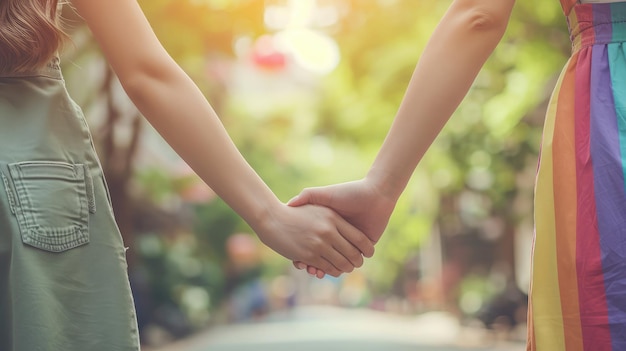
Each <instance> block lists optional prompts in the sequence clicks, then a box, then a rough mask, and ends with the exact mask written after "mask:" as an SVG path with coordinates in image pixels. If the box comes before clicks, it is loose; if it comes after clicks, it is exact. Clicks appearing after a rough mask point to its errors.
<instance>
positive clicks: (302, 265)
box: [291, 261, 307, 270]
mask: <svg viewBox="0 0 626 351" xmlns="http://www.w3.org/2000/svg"><path fill="white" fill-rule="evenodd" d="M291 263H293V266H294V267H296V269H299V270H303V269H305V268H307V265H306V264H305V263H304V262H302V261H292V262H291Z"/></svg>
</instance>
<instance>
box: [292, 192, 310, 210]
mask: <svg viewBox="0 0 626 351" xmlns="http://www.w3.org/2000/svg"><path fill="white" fill-rule="evenodd" d="M312 203H313V196H312V195H311V191H309V189H304V190H302V191H301V192H300V194H298V195H296V196H295V197H293V198H292V199H291V200H289V201H288V202H287V205H288V206H292V207H298V206H303V205H307V204H312Z"/></svg>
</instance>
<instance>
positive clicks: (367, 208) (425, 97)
mask: <svg viewBox="0 0 626 351" xmlns="http://www.w3.org/2000/svg"><path fill="white" fill-rule="evenodd" d="M514 2H515V0H455V1H454V2H453V3H452V5H451V6H450V8H449V9H448V11H447V12H446V14H445V15H444V17H443V18H442V20H441V21H440V23H439V25H438V26H437V28H436V29H435V31H434V32H433V34H432V36H431V38H430V40H429V42H428V44H427V46H426V48H425V49H424V51H423V53H422V56H421V57H420V59H419V62H418V63H417V66H416V67H415V71H414V72H413V76H412V77H411V80H410V82H409V86H408V88H407V91H406V93H405V96H404V98H403V100H402V103H401V105H400V108H399V110H398V112H397V114H396V117H395V119H394V121H393V124H392V126H391V129H390V130H389V133H388V134H387V137H386V138H385V141H384V143H383V145H382V147H381V149H380V151H379V153H378V155H377V157H376V159H375V160H374V163H373V164H372V167H371V168H370V170H369V172H368V174H367V175H366V177H365V178H364V179H362V180H359V181H356V182H350V183H344V184H339V185H334V186H330V187H320V188H310V189H305V190H304V191H303V192H302V193H301V194H300V195H298V196H297V197H296V198H294V199H292V200H291V201H290V202H289V204H290V205H292V206H298V205H302V204H306V203H310V204H318V205H323V206H327V207H329V208H332V209H334V210H335V211H337V213H339V214H340V215H341V216H343V217H344V218H346V219H348V221H349V222H350V223H352V224H353V225H355V226H356V227H357V228H359V229H361V230H362V231H363V232H364V233H365V234H367V235H368V236H369V237H370V239H371V240H372V241H374V242H376V241H378V239H379V238H380V236H381V235H382V233H383V230H384V228H385V226H386V225H387V221H388V220H389V216H390V215H391V212H392V211H393V208H394V206H395V203H396V201H397V200H398V197H399V196H400V194H401V193H402V192H403V191H404V188H405V187H406V185H407V183H408V181H409V179H410V177H411V175H412V174H413V171H414V170H415V167H417V164H418V162H419V161H420V160H421V158H422V156H423V155H424V153H426V151H427V150H428V148H429V147H430V145H431V144H432V142H433V141H434V139H435V138H436V137H437V135H438V134H439V132H440V131H441V129H442V128H443V126H444V125H445V124H446V122H447V121H448V119H449V118H450V116H451V115H452V113H453V112H454V111H455V110H456V108H457V107H458V105H459V104H460V102H461V101H462V100H463V98H464V97H465V95H466V94H467V92H468V90H469V88H470V86H471V85H472V83H473V82H474V79H475V78H476V76H477V75H478V72H479V71H480V69H481V68H482V66H483V65H484V63H485V61H486V60H487V58H488V57H489V56H490V55H491V53H492V52H493V50H494V49H495V47H496V46H497V44H498V43H499V41H500V39H501V38H502V36H503V34H504V32H505V30H506V26H507V23H508V21H509V17H510V14H511V11H512V8H513V5H514ZM354 199H359V201H354Z"/></svg>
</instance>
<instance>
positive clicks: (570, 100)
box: [553, 55, 583, 351]
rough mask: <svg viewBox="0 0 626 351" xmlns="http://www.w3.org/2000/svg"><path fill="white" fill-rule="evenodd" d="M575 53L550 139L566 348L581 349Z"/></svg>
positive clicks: (562, 89) (565, 78)
mask: <svg viewBox="0 0 626 351" xmlns="http://www.w3.org/2000/svg"><path fill="white" fill-rule="evenodd" d="M577 62H578V55H575V56H573V57H572V59H571V60H570V62H569V65H568V67H567V71H566V73H565V76H564V78H563V85H562V88H561V91H560V93H559V103H558V107H557V112H556V117H555V127H554V137H553V138H554V139H553V155H554V157H553V170H554V215H555V229H556V254H557V270H558V278H559V290H560V293H561V309H562V313H563V329H564V336H565V348H566V349H567V350H568V351H582V350H583V343H582V327H581V324H580V308H579V305H578V303H579V300H578V278H577V275H576V223H577V220H576V218H577V217H576V215H577V199H576V195H577V194H576V191H575V190H574V189H576V150H575V143H574V136H575V135H576V133H575V130H574V116H575V113H574V108H575V106H574V100H575V89H574V86H575V85H574V83H575V79H576V65H577Z"/></svg>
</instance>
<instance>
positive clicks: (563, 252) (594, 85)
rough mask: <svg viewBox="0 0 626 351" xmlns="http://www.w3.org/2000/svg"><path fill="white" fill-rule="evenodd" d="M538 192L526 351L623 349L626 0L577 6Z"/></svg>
mask: <svg viewBox="0 0 626 351" xmlns="http://www.w3.org/2000/svg"><path fill="white" fill-rule="evenodd" d="M568 24H569V28H570V34H571V38H572V43H573V55H572V57H571V58H570V59H569V61H568V62H567V64H566V66H565V68H564V69H563V72H562V73H561V75H560V77H559V80H558V83H557V86H556V89H555V91H554V93H553V95H552V98H551V102H550V105H549V108H548V112H547V116H546V121H545V127H544V135H543V141H542V151H541V155H540V163H539V169H538V174H537V183H536V188H535V193H536V194H535V238H534V246H533V267H532V279H531V287H530V294H529V322H528V327H529V328H528V331H529V333H528V343H527V345H528V346H527V349H528V350H533V351H536V350H538V351H562V350H567V351H573V350H585V351H608V350H613V351H622V350H626V182H625V179H626V44H625V43H624V42H625V41H626V3H613V4H583V5H575V7H574V9H573V10H572V11H571V12H570V14H569V16H568Z"/></svg>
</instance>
